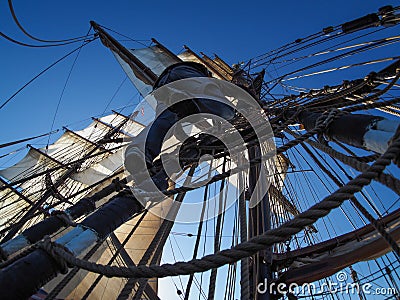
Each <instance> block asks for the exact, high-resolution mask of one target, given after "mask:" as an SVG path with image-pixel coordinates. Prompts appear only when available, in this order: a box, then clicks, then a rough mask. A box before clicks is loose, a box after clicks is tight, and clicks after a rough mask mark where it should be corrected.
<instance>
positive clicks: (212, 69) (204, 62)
mask: <svg viewBox="0 0 400 300" xmlns="http://www.w3.org/2000/svg"><path fill="white" fill-rule="evenodd" d="M183 47H184V48H185V49H186V50H187V51H188V52H189V53H190V54H192V55H193V56H194V57H196V59H198V60H199V61H200V62H201V63H202V64H204V65H205V66H206V67H207V68H208V69H210V70H211V71H212V72H214V73H215V74H216V75H217V76H219V77H220V78H222V79H225V80H226V76H224V75H222V74H221V73H220V72H219V71H218V70H216V69H215V68H214V67H213V66H212V65H210V64H209V63H208V62H206V61H205V60H204V59H202V58H201V57H200V56H198V55H197V54H196V53H195V52H194V51H192V50H191V49H190V48H189V47H188V46H186V45H184V46H183Z"/></svg>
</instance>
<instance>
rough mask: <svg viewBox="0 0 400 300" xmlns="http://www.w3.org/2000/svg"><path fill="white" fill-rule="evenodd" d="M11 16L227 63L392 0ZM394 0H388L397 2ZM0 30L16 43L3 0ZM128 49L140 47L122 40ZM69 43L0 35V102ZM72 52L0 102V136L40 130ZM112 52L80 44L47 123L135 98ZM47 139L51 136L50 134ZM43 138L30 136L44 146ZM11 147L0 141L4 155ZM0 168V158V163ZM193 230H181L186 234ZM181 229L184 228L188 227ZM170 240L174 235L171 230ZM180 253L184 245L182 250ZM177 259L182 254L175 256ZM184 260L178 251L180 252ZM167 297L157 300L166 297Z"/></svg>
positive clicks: (153, 5) (129, 5)
mask: <svg viewBox="0 0 400 300" xmlns="http://www.w3.org/2000/svg"><path fill="white" fill-rule="evenodd" d="M14 2H15V3H14V9H15V11H16V14H17V16H18V18H19V20H20V22H21V23H22V25H23V26H24V27H25V29H26V30H27V31H28V32H29V33H30V34H32V35H34V36H37V37H39V38H42V39H63V38H70V37H76V36H81V35H84V34H86V32H87V30H88V29H89V21H90V20H95V21H96V22H98V23H100V24H102V25H104V26H107V27H110V28H112V29H114V30H116V31H118V32H120V33H123V34H125V35H127V36H129V37H131V38H133V39H138V40H149V39H150V38H151V37H154V38H156V39H157V40H159V41H160V42H161V43H163V44H164V45H165V46H167V47H168V48H169V49H171V50H172V51H173V52H175V53H178V52H179V51H181V50H182V49H183V48H182V46H183V45H184V44H186V45H188V46H189V47H190V48H192V49H193V50H195V51H203V52H205V53H206V54H208V55H212V54H213V53H217V54H218V55H219V56H220V57H222V58H223V59H225V60H226V61H227V62H228V63H230V64H232V63H236V62H239V61H242V60H246V59H249V58H251V57H254V56H257V55H260V54H262V53H264V52H267V51H269V50H272V49H275V48H277V47H279V46H281V45H282V44H284V43H287V42H290V41H293V40H295V39H297V38H300V37H304V36H307V35H309V34H312V33H315V32H317V31H320V30H321V29H322V28H324V27H327V26H330V25H337V24H341V23H343V22H346V21H348V20H351V19H355V18H357V17H360V16H363V15H365V14H367V13H371V12H375V11H377V10H378V8H379V7H381V6H384V5H386V4H392V5H396V2H395V1H387V2H386V1H365V0H358V1H344V0H339V1H310V0H308V1H273V2H272V1H251V2H250V1H248V2H244V1H201V2H194V1H193V2H189V1H104V0H97V1H93V0H89V1H76V0H72V1H62V2H61V1H17V0H16V1H14ZM397 4H398V3H397ZM0 11H1V21H0V31H1V32H3V33H5V34H7V35H9V36H11V37H12V38H14V39H17V40H19V41H23V42H26V43H32V44H39V43H37V42H35V41H32V40H30V39H28V38H27V37H25V36H24V35H23V34H22V33H21V32H20V31H19V29H18V28H17V26H16V25H15V24H14V23H13V21H12V18H11V14H10V12H9V10H8V5H7V2H6V1H2V2H1V3H0ZM126 45H127V46H128V47H132V48H134V47H140V45H138V44H134V43H126ZM74 47H76V45H73V46H70V45H69V46H63V47H54V48H45V49H42V48H41V49H33V48H26V47H21V46H18V45H14V44H12V43H10V42H9V41H6V40H4V39H0V66H1V68H0V103H2V102H3V101H4V100H5V99H7V98H8V97H9V96H10V95H12V94H13V93H14V92H15V91H16V90H17V89H18V88H20V87H21V86H22V85H23V84H24V83H25V82H27V81H28V80H30V79H31V78H32V77H33V76H35V75H36V74H37V73H38V72H40V71H41V70H42V69H44V68H45V67H47V66H48V65H49V64H51V63H52V62H53V61H55V60H57V59H58V58H60V57H61V56H63V55H65V54H66V53H67V52H69V51H71V50H72V49H73V48H74ZM74 58H75V55H73V56H71V57H70V58H68V59H67V60H65V61H63V62H62V63H60V64H59V65H57V66H56V67H55V68H53V69H52V70H50V71H49V72H47V73H46V74H44V75H43V76H42V77H40V78H39V79H38V80H36V81H35V82H34V83H33V84H31V85H30V86H29V87H27V88H26V89H25V90H24V91H23V92H21V93H20V94H19V95H17V96H16V97H15V98H14V99H13V100H12V101H11V102H10V103H9V104H8V105H7V106H5V107H4V108H3V109H1V110H0V125H1V127H2V131H1V135H0V143H5V142H9V141H12V140H16V139H20V138H25V137H29V136H32V135H37V134H40V133H45V132H48V131H50V128H51V124H52V120H53V118H54V113H55V110H56V107H57V103H58V101H59V99H60V95H61V92H62V89H63V86H64V84H65V81H66V78H67V76H68V72H69V70H70V68H71V66H72V63H73V60H74ZM124 78H125V74H124V73H123V71H122V69H121V67H120V66H119V65H118V63H117V62H116V61H115V59H114V57H113V56H112V54H111V53H110V52H109V51H108V49H106V48H105V47H103V46H102V44H101V43H100V41H95V42H93V43H91V44H90V45H88V46H86V47H85V48H83V50H82V51H81V53H80V55H79V57H78V59H77V62H76V65H75V66H74V69H73V70H72V74H71V77H70V79H69V81H68V84H67V86H66V89H65V92H64V94H63V97H62V99H61V102H60V107H59V111H58V113H57V115H56V117H55V125H54V128H61V127H62V126H69V127H71V128H72V129H80V128H83V127H84V126H86V125H87V124H88V123H89V122H90V119H89V118H90V117H91V116H96V115H99V114H102V113H104V112H105V111H106V112H109V111H110V109H112V108H114V109H115V108H119V107H122V106H125V105H127V104H129V105H134V104H135V103H137V102H138V100H139V98H138V96H137V93H136V91H135V89H134V88H133V87H132V85H131V84H130V82H129V81H128V80H126V81H125V83H124V84H123V85H122V87H121V89H120V90H119V92H118V93H117V94H116V96H115V97H114V99H113V101H112V102H111V104H110V105H109V107H107V104H108V103H109V102H110V100H111V99H112V97H113V95H114V94H115V93H116V91H117V89H118V87H119V86H120V85H121V83H122V81H123V80H124ZM54 138H55V137H54ZM46 141H47V139H45V140H41V141H39V143H38V144H37V145H38V146H39V147H40V146H44V145H43V144H40V143H43V142H44V143H45V142H46ZM19 147H20V146H17V147H12V148H7V149H2V151H0V154H3V153H6V152H8V151H10V150H11V149H16V148H19ZM0 167H1V166H0ZM195 230H196V229H195V228H193V230H190V232H192V233H193V231H195ZM188 231H189V230H188ZM177 238H178V240H179V239H180V237H177ZM185 255H186V253H185ZM178 258H179V259H183V258H182V257H179V255H178ZM188 258H190V255H189V254H188V255H186V257H184V259H188ZM172 294H175V291H174V290H172V291H171V296H169V297H168V298H166V299H173V298H172Z"/></svg>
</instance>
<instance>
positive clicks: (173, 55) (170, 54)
mask: <svg viewBox="0 0 400 300" xmlns="http://www.w3.org/2000/svg"><path fill="white" fill-rule="evenodd" d="M151 41H152V42H153V43H154V44H156V45H157V46H158V47H159V48H160V49H161V50H163V51H164V52H165V53H167V54H168V55H169V56H170V57H172V58H174V59H176V60H177V61H178V62H182V59H180V58H179V57H178V56H177V55H175V54H174V53H172V52H171V51H170V50H169V49H168V48H167V47H165V46H164V45H163V44H161V43H160V42H159V41H157V40H156V39H155V38H152V39H151Z"/></svg>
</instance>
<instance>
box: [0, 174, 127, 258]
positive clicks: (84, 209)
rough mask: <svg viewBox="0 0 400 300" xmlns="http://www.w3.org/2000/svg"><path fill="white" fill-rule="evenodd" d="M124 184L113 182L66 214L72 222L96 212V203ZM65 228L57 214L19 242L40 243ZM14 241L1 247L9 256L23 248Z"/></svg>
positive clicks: (24, 234)
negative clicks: (118, 185)
mask: <svg viewBox="0 0 400 300" xmlns="http://www.w3.org/2000/svg"><path fill="white" fill-rule="evenodd" d="M124 183H126V179H122V180H120V181H118V183H116V182H113V183H111V184H109V185H108V186H106V187H105V188H103V189H102V190H100V191H98V192H97V193H95V194H93V195H92V196H89V197H85V198H82V199H80V200H79V201H78V202H77V203H75V204H74V205H72V206H71V207H69V208H68V209H67V210H66V211H65V212H64V213H65V214H66V215H67V216H68V217H70V218H71V221H73V220H75V219H77V218H79V217H81V216H83V215H86V214H88V213H90V212H92V211H94V210H95V208H96V205H95V203H96V202H98V201H100V200H102V199H103V198H104V197H107V196H109V195H111V194H112V193H114V192H115V191H116V185H117V184H124ZM65 226H67V224H65V222H64V221H63V220H62V219H60V218H59V217H58V215H57V214H56V215H52V216H50V217H48V218H46V219H44V220H42V221H40V222H38V223H36V224H34V225H32V226H31V227H29V228H27V229H26V230H24V231H23V232H22V233H21V234H20V235H19V236H18V237H17V238H19V240H21V239H23V240H25V242H26V245H30V244H34V243H36V242H38V241H39V240H41V239H42V238H44V237H45V236H46V235H51V234H53V233H55V232H56V231H57V230H59V229H61V228H62V227H65ZM13 240H14V239H11V240H9V241H8V242H6V243H5V244H2V245H1V248H2V249H3V250H4V252H5V253H6V254H7V255H11V254H13V253H14V252H16V251H19V250H21V249H22V247H23V245H22V244H20V243H18V242H16V243H13Z"/></svg>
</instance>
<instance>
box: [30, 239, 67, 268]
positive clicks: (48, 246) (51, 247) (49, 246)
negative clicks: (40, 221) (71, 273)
mask: <svg viewBox="0 0 400 300" xmlns="http://www.w3.org/2000/svg"><path fill="white" fill-rule="evenodd" d="M37 248H39V249H42V250H44V251H46V252H47V254H49V255H50V256H51V258H52V259H54V261H55V262H56V263H57V264H58V266H59V267H60V273H61V274H67V273H68V264H67V262H66V261H65V260H64V259H63V258H62V257H61V256H60V255H59V254H58V253H57V251H56V248H60V249H62V250H63V251H66V252H68V253H70V252H69V251H68V250H67V249H66V248H65V247H64V246H61V245H59V244H57V243H54V242H52V241H51V238H50V237H49V236H48V235H47V236H45V237H44V238H43V240H41V241H40V242H39V243H37Z"/></svg>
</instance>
